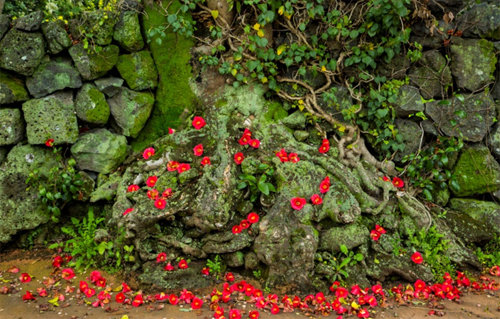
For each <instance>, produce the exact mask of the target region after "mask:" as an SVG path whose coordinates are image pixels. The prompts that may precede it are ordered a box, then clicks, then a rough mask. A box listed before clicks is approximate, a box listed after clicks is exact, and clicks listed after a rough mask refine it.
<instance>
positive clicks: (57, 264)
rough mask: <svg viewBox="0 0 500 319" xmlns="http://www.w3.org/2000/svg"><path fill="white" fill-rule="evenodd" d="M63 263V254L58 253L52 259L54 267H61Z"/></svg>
mask: <svg viewBox="0 0 500 319" xmlns="http://www.w3.org/2000/svg"><path fill="white" fill-rule="evenodd" d="M62 263H63V258H62V257H61V256H59V255H57V256H55V257H54V259H53V260H52V267H55V268H59V267H61V264H62Z"/></svg>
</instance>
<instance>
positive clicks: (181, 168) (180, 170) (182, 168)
mask: <svg viewBox="0 0 500 319" xmlns="http://www.w3.org/2000/svg"><path fill="white" fill-rule="evenodd" d="M190 169H191V165H189V164H188V163H182V164H179V167H177V173H179V174H180V173H184V172H187V171H189V170H190Z"/></svg>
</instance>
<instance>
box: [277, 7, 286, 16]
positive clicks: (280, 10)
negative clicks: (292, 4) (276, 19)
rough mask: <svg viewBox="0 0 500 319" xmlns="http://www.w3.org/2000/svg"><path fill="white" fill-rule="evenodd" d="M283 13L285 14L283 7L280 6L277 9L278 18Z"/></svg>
mask: <svg viewBox="0 0 500 319" xmlns="http://www.w3.org/2000/svg"><path fill="white" fill-rule="evenodd" d="M283 12H285V7H283V6H281V7H280V8H279V9H278V14H279V15H280V16H282V15H283Z"/></svg>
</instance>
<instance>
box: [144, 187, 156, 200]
mask: <svg viewBox="0 0 500 319" xmlns="http://www.w3.org/2000/svg"><path fill="white" fill-rule="evenodd" d="M146 194H147V195H148V198H149V199H152V200H155V199H157V198H158V195H159V193H158V190H156V189H150V190H148V191H147V192H146Z"/></svg>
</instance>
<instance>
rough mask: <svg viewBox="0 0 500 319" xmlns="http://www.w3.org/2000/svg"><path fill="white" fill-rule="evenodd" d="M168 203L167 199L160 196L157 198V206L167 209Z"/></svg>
mask: <svg viewBox="0 0 500 319" xmlns="http://www.w3.org/2000/svg"><path fill="white" fill-rule="evenodd" d="M166 205H167V201H166V200H165V199H163V198H158V199H157V200H155V207H156V208H158V209H165V206H166Z"/></svg>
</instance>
